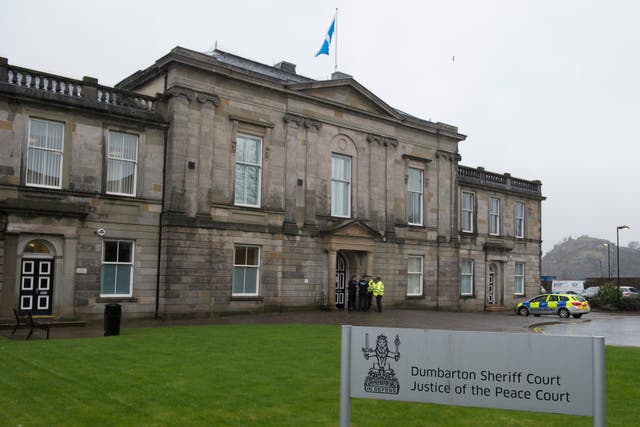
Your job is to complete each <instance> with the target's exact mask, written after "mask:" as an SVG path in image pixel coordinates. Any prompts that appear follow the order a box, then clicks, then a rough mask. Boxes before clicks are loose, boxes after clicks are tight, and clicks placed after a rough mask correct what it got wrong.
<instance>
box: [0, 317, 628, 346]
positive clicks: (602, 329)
mask: <svg viewBox="0 0 640 427" xmlns="http://www.w3.org/2000/svg"><path fill="white" fill-rule="evenodd" d="M251 323H271V324H277V323H279V324H283V323H284V324H286V323H297V324H331V325H354V326H386V327H397V328H417V329H447V330H466V331H490V332H509V333H536V332H538V333H540V332H541V333H544V334H549V335H588V336H592V335H593V336H598V335H603V336H605V342H606V344H610V345H627V346H640V333H639V332H638V331H640V316H622V315H617V314H608V313H590V314H588V315H586V316H583V317H582V318H581V319H573V318H572V319H560V318H558V317H557V316H540V317H535V316H527V317H522V316H517V315H515V314H514V313H513V312H498V313H460V312H443V311H425V310H386V311H384V312H382V313H376V312H367V313H364V312H349V311H321V310H311V311H293V312H283V313H253V314H227V315H219V316H215V317H212V318H209V319H181V320H130V319H127V317H126V313H123V319H122V324H121V328H122V329H123V330H124V329H128V328H152V327H167V326H188V325H209V324H215V325H225V324H251ZM0 334H1V335H3V336H6V337H9V338H11V337H10V335H11V329H5V330H2V331H0ZM26 335H27V330H24V329H23V330H20V331H18V332H16V336H15V337H14V339H18V340H23V339H24V338H25V336H26ZM103 335H104V323H103V321H102V320H95V321H89V322H88V324H87V326H86V327H73V328H52V329H51V339H64V338H89V337H101V336H103ZM44 337H45V335H44V334H43V332H42V331H35V332H34V336H33V338H32V339H44Z"/></svg>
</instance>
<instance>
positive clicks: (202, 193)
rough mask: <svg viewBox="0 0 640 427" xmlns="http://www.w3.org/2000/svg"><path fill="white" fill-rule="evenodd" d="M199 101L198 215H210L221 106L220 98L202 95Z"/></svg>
mask: <svg viewBox="0 0 640 427" xmlns="http://www.w3.org/2000/svg"><path fill="white" fill-rule="evenodd" d="M198 101H199V102H201V103H202V109H201V119H200V147H199V148H200V149H199V156H198V157H199V158H198V163H199V165H198V164H196V168H198V215H210V211H211V189H212V184H213V146H214V143H215V133H216V132H215V119H216V107H217V106H218V105H220V98H218V97H217V96H202V95H200V96H198Z"/></svg>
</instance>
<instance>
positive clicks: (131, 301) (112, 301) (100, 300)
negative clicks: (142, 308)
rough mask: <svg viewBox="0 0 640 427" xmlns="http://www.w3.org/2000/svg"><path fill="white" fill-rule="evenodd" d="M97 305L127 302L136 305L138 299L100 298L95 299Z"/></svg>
mask: <svg viewBox="0 0 640 427" xmlns="http://www.w3.org/2000/svg"><path fill="white" fill-rule="evenodd" d="M96 302H97V303H115V302H129V303H136V302H138V298H136V297H110V296H100V297H98V298H97V299H96Z"/></svg>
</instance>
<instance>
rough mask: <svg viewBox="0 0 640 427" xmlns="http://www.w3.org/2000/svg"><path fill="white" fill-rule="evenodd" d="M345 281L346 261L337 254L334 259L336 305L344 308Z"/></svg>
mask: <svg viewBox="0 0 640 427" xmlns="http://www.w3.org/2000/svg"><path fill="white" fill-rule="evenodd" d="M346 281H347V262H346V261H345V259H344V257H343V256H342V255H340V254H338V258H337V259H336V307H338V308H344V302H345V294H344V291H345V283H346Z"/></svg>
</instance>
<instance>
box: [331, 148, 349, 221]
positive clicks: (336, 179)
mask: <svg viewBox="0 0 640 427" xmlns="http://www.w3.org/2000/svg"><path fill="white" fill-rule="evenodd" d="M335 159H342V160H345V161H347V162H348V168H347V171H348V176H346V177H343V176H339V175H337V174H336V170H335V168H334V160H335ZM351 167H352V163H351V156H346V155H344V154H337V153H332V154H331V216H335V217H340V218H351V176H352V173H351ZM345 187H346V190H344V191H345V192H346V195H347V197H346V199H347V206H346V209H345V210H344V211H338V203H337V202H338V200H339V198H338V197H337V196H338V192H339V191H343V190H340V189H343V188H345ZM341 195H342V193H341Z"/></svg>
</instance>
